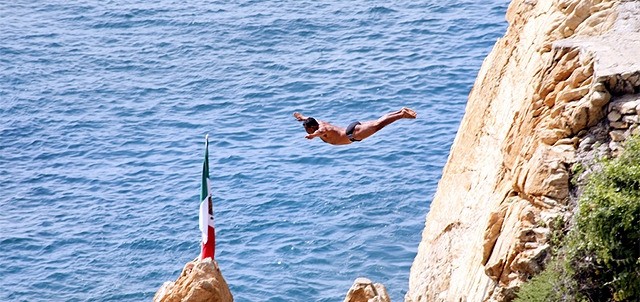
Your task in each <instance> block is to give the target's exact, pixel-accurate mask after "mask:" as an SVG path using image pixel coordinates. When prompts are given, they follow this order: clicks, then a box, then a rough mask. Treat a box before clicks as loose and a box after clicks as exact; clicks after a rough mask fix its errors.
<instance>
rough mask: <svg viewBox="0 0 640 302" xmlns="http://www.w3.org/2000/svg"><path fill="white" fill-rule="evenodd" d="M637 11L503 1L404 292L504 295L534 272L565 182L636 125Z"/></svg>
mask: <svg viewBox="0 0 640 302" xmlns="http://www.w3.org/2000/svg"><path fill="white" fill-rule="evenodd" d="M639 16H640V2H635V1H612V0H513V1H512V3H511V4H510V6H509V8H508V11H507V20H508V22H509V27H508V29H507V32H506V34H505V36H504V37H503V38H502V39H500V40H498V41H497V42H496V45H495V46H494V48H493V50H492V51H491V53H490V54H489V55H488V57H487V58H486V59H485V61H484V63H483V66H482V68H481V70H480V72H479V74H478V77H477V79H476V82H475V84H474V87H473V89H472V91H471V93H470V95H469V100H468V103H467V109H466V113H465V116H464V118H463V120H462V123H461V125H460V128H459V131H458V134H457V136H456V138H455V141H454V143H453V145H452V148H451V152H450V155H449V159H448V161H447V164H446V166H445V168H444V170H443V175H442V178H441V180H440V182H439V185H438V190H437V192H436V195H435V197H434V200H433V202H432V203H431V209H430V212H429V214H428V216H427V220H426V224H425V229H424V231H423V235H422V241H421V243H420V246H419V248H418V254H417V256H416V258H415V261H414V263H413V266H412V268H411V275H410V281H409V291H408V292H407V295H406V297H405V300H406V301H408V302H422V301H429V302H431V301H510V300H511V299H513V298H514V293H515V291H516V290H517V288H518V287H519V286H520V284H522V282H524V281H525V280H527V278H529V277H530V276H531V275H534V274H537V273H538V272H540V271H541V269H542V266H543V263H544V261H543V260H544V259H545V257H546V255H547V253H548V251H549V249H550V244H551V242H550V240H549V239H550V234H552V233H553V232H555V231H558V230H556V228H558V225H559V223H558V222H559V221H567V220H568V219H570V217H571V215H572V209H573V207H574V203H575V196H574V195H575V187H574V184H572V183H575V182H579V181H580V177H581V175H582V173H583V172H584V171H583V170H584V169H585V168H584V167H586V169H588V167H589V166H590V165H589V163H590V162H592V161H593V160H594V158H597V157H602V156H611V155H614V156H615V154H616V153H617V152H618V151H619V150H620V148H622V146H623V144H622V142H623V141H624V139H626V137H628V135H630V133H635V132H638V131H640V130H637V129H638V124H639V122H640V119H639V118H638V112H639V110H640V108H639V106H638V105H639V103H640V101H638V100H639V99H640V97H638V96H637V95H635V93H638V92H640V72H639V71H640V47H639V46H640V21H639V20H638V18H640V17H639ZM576 167H583V168H582V169H576Z"/></svg>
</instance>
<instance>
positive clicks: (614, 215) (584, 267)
mask: <svg viewBox="0 0 640 302" xmlns="http://www.w3.org/2000/svg"><path fill="white" fill-rule="evenodd" d="M579 204H580V209H579V213H578V215H577V218H576V227H575V233H576V243H575V245H576V246H574V247H573V248H572V249H571V250H570V251H571V256H570V258H572V262H573V264H574V265H575V267H576V277H577V278H578V279H579V280H581V281H582V282H581V288H580V291H581V292H584V293H585V294H586V295H587V296H588V297H589V298H591V299H593V300H596V301H609V300H615V301H627V300H634V301H636V300H637V299H639V298H640V140H639V139H638V138H633V139H631V140H629V141H628V142H627V145H626V147H625V151H624V152H623V153H622V154H621V155H620V156H619V157H618V158H616V159H613V160H609V161H605V162H604V163H603V169H602V171H601V172H598V173H594V175H592V176H591V177H590V179H589V182H588V184H587V187H586V189H585V192H584V194H583V195H582V197H581V198H580V202H579Z"/></svg>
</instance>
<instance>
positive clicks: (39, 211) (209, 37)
mask: <svg viewBox="0 0 640 302" xmlns="http://www.w3.org/2000/svg"><path fill="white" fill-rule="evenodd" d="M507 5H508V2H507V1H506V0H490V1H481V0H454V1H434V0H428V1H395V2H394V1H391V2H389V1H358V0H356V1H335V0H329V1H304V0H303V1H288V0H281V1H257V0H254V1H187V2H183V1H170V0H162V1H151V2H149V1H93V0H85V1H82V0H81V1H59V0H53V1H24V0H18V1H0V190H1V191H2V194H0V301H150V300H151V299H152V297H153V295H154V293H155V292H156V291H157V289H158V288H159V287H160V286H161V285H162V283H163V282H165V281H168V280H175V279H176V278H177V277H178V275H179V273H180V271H181V270H182V267H183V265H184V264H185V263H186V262H188V261H190V260H191V259H193V258H195V257H197V256H198V253H199V238H200V235H199V231H198V222H197V220H198V214H197V213H198V204H199V200H198V199H199V196H198V195H199V188H200V171H201V167H202V160H203V155H204V136H205V134H209V135H210V164H211V177H212V181H213V183H212V189H213V191H214V207H215V219H216V231H217V252H216V258H217V260H218V262H219V264H220V268H221V270H222V273H223V275H224V277H225V279H226V281H227V282H228V284H229V286H230V288H231V291H232V293H233V295H234V297H235V300H236V301H274V302H275V301H342V299H343V298H344V296H345V294H346V292H347V290H348V289H349V287H350V286H351V284H352V283H353V281H354V279H355V278H357V277H360V276H366V277H368V278H370V279H372V280H373V281H375V282H381V283H383V284H384V285H385V286H386V287H387V289H388V291H389V294H390V295H391V298H392V300H393V301H402V300H403V297H404V294H405V293H406V291H407V287H408V276H409V269H410V266H411V263H412V261H413V259H414V257H415V254H416V251H417V247H418V243H419V241H420V238H421V231H422V227H423V225H424V219H425V215H426V214H427V212H428V210H429V204H430V202H431V199H432V197H433V194H434V192H435V190H436V187H437V183H438V180H439V178H440V175H441V172H442V167H443V165H444V163H445V161H446V159H447V156H448V153H449V149H450V146H451V143H452V141H453V138H454V136H455V133H456V131H457V128H458V125H459V122H460V120H461V118H462V116H463V114H464V108H465V103H466V100H467V96H468V93H469V91H470V89H471V87H472V84H473V82H474V80H475V77H476V75H477V72H478V70H479V68H480V65H481V63H482V60H483V59H484V57H485V56H486V55H487V54H488V52H489V51H490V50H491V48H492V46H493V44H494V43H495V41H496V39H498V38H499V37H501V36H502V35H503V34H504V31H505V29H506V21H505V19H504V14H505V11H506V8H507ZM403 106H407V107H411V108H413V109H414V110H416V111H417V112H418V119H416V120H400V121H398V122H396V123H393V124H391V125H389V126H388V127H386V128H384V129H382V130H381V131H380V132H378V133H377V134H375V135H374V136H372V137H370V138H368V139H367V140H364V141H362V142H359V143H354V144H351V145H347V146H331V145H327V144H325V143H322V142H321V141H320V140H319V139H314V140H307V139H305V138H304V135H305V133H304V131H303V129H302V127H301V126H300V124H299V123H298V122H296V121H295V120H294V119H293V117H292V113H293V112H295V111H300V112H302V113H303V114H305V115H310V116H314V117H316V118H318V119H322V120H326V121H330V122H333V123H335V124H338V125H341V126H346V125H347V124H348V123H350V122H352V121H355V120H361V121H366V120H372V119H376V118H378V117H380V116H381V115H382V114H384V113H387V112H391V111H396V110H398V109H400V108H401V107H403Z"/></svg>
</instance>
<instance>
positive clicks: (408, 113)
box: [401, 107, 418, 118]
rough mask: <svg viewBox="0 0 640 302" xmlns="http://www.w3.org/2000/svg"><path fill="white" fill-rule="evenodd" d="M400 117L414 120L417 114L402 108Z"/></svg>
mask: <svg viewBox="0 0 640 302" xmlns="http://www.w3.org/2000/svg"><path fill="white" fill-rule="evenodd" d="M401 112H402V117H403V118H416V117H418V114H417V113H416V112H415V111H413V110H412V109H410V108H407V107H402V110H401Z"/></svg>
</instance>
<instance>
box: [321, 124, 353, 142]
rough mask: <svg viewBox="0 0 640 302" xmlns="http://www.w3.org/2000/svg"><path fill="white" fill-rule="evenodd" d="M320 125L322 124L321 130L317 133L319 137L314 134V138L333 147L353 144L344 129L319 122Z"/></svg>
mask: <svg viewBox="0 0 640 302" xmlns="http://www.w3.org/2000/svg"><path fill="white" fill-rule="evenodd" d="M318 124H320V129H318V131H316V132H317V133H318V135H317V136H316V135H315V133H314V136H315V137H319V138H320V139H321V140H323V141H324V142H325V143H329V144H332V145H347V144H350V143H351V141H350V140H349V137H347V134H346V133H345V129H344V128H340V127H337V126H334V125H331V124H329V123H327V122H323V121H318Z"/></svg>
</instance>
